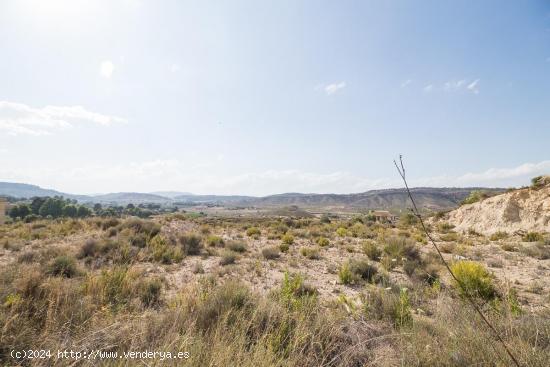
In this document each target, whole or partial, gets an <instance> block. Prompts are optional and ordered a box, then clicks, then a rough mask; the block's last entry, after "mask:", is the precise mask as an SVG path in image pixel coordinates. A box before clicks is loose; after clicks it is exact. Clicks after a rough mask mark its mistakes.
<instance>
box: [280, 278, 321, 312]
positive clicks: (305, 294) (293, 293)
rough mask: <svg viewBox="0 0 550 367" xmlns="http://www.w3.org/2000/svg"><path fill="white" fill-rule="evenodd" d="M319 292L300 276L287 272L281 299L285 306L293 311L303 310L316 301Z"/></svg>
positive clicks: (282, 286) (282, 285)
mask: <svg viewBox="0 0 550 367" xmlns="http://www.w3.org/2000/svg"><path fill="white" fill-rule="evenodd" d="M316 295H317V290H316V289H315V288H313V287H312V286H310V285H308V284H306V283H305V282H304V278H303V276H302V275H300V274H289V273H288V272H285V275H284V278H283V282H282V284H281V290H280V297H281V300H282V301H283V304H285V305H286V306H289V307H290V308H293V309H302V308H303V307H304V306H309V305H311V304H312V303H314V302H315V301H316V298H315V297H316Z"/></svg>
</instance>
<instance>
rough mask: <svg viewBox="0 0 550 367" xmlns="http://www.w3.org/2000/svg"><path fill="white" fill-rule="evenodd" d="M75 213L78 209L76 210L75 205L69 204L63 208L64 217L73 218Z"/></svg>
mask: <svg viewBox="0 0 550 367" xmlns="http://www.w3.org/2000/svg"><path fill="white" fill-rule="evenodd" d="M77 212H78V209H77V208H76V206H75V205H72V204H70V205H65V206H64V207H63V216H64V217H69V218H75V217H76V215H77Z"/></svg>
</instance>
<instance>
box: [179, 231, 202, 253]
mask: <svg viewBox="0 0 550 367" xmlns="http://www.w3.org/2000/svg"><path fill="white" fill-rule="evenodd" d="M178 241H179V243H180V245H181V247H182V250H183V253H184V254H185V255H200V253H201V250H202V249H203V245H202V238H201V237H200V236H198V235H196V234H186V235H182V236H180V238H179V239H178Z"/></svg>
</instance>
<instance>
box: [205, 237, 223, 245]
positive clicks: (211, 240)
mask: <svg viewBox="0 0 550 367" xmlns="http://www.w3.org/2000/svg"><path fill="white" fill-rule="evenodd" d="M206 243H207V244H208V246H210V247H223V246H224V241H223V238H221V237H220V236H208V237H207V238H206Z"/></svg>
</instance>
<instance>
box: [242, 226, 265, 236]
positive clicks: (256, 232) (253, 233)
mask: <svg viewBox="0 0 550 367" xmlns="http://www.w3.org/2000/svg"><path fill="white" fill-rule="evenodd" d="M261 234H262V232H261V231H260V229H259V228H258V227H250V228H248V229H247V230H246V235H247V236H248V237H259V236H260V235H261Z"/></svg>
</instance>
